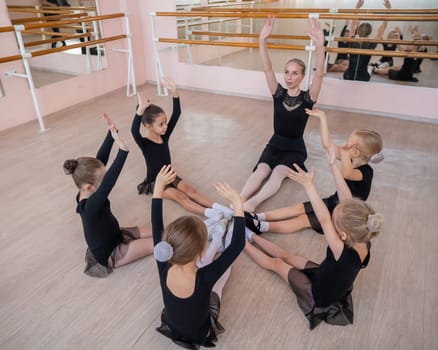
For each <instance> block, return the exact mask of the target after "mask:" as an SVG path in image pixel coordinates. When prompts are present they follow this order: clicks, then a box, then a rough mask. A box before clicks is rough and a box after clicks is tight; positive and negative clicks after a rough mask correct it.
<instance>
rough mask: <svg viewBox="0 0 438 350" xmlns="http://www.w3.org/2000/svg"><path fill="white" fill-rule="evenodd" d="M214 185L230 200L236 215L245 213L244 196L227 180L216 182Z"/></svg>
mask: <svg viewBox="0 0 438 350" xmlns="http://www.w3.org/2000/svg"><path fill="white" fill-rule="evenodd" d="M214 187H215V189H216V191H217V192H218V193H219V194H220V195H221V196H222V197H224V198H225V199H228V200H229V201H230V203H231V205H232V206H233V209H234V213H235V215H236V216H240V215H243V209H242V205H243V204H242V197H240V194H239V193H238V192H237V191H236V190H235V189H234V188H232V187H231V186H230V185H228V184H227V183H226V182H218V183H216V184H214Z"/></svg>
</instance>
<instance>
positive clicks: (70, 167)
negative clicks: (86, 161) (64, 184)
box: [64, 159, 78, 175]
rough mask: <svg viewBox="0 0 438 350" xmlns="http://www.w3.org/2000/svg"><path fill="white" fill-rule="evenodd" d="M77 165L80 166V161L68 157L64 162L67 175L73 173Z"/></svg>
mask: <svg viewBox="0 0 438 350" xmlns="http://www.w3.org/2000/svg"><path fill="white" fill-rule="evenodd" d="M77 166H78V161H77V160H76V159H67V160H66V161H65V162H64V173H65V175H71V174H73V173H74V171H75V169H76V167H77Z"/></svg>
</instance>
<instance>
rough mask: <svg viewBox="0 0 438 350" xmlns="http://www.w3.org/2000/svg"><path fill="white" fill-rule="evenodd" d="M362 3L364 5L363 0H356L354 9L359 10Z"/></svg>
mask: <svg viewBox="0 0 438 350" xmlns="http://www.w3.org/2000/svg"><path fill="white" fill-rule="evenodd" d="M364 3H365V1H364V0H357V3H356V8H357V9H360V8H361V7H362V6H363V4H364Z"/></svg>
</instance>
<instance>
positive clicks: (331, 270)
mask: <svg viewBox="0 0 438 350" xmlns="http://www.w3.org/2000/svg"><path fill="white" fill-rule="evenodd" d="M369 248H370V245H368V254H367V256H366V258H365V260H364V261H363V263H362V261H361V260H360V256H359V254H358V253H357V252H356V250H354V249H353V248H352V247H349V246H347V245H345V244H344V249H343V250H342V253H341V256H340V257H339V259H338V261H336V260H335V258H334V256H333V253H332V251H331V249H330V247H327V255H326V258H325V259H324V261H323V262H322V263H321V264H320V265H319V266H318V267H311V268H307V269H304V270H302V271H303V273H305V274H306V275H307V277H309V279H310V280H311V281H312V294H313V298H314V300H315V306H317V307H326V306H329V305H331V304H332V303H334V302H336V301H339V300H342V299H343V298H345V296H346V295H347V294H348V293H349V292H351V290H352V288H353V282H354V280H355V279H356V276H357V274H358V273H359V271H360V270H361V269H362V268H364V267H366V266H367V265H368V262H369V259H370V252H369Z"/></svg>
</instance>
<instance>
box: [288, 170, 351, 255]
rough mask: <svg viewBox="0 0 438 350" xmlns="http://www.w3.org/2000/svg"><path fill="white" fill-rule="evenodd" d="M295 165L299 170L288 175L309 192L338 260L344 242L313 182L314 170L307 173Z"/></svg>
mask: <svg viewBox="0 0 438 350" xmlns="http://www.w3.org/2000/svg"><path fill="white" fill-rule="evenodd" d="M294 167H295V168H296V169H297V170H298V171H297V172H296V171H293V170H289V172H288V177H289V178H290V179H292V180H295V181H297V182H298V183H300V184H301V185H303V187H304V189H305V190H306V192H307V196H308V197H309V199H310V202H311V203H312V207H313V210H314V212H315V215H316V217H317V218H318V221H319V222H320V224H321V227H322V230H323V232H324V237H325V239H326V241H327V243H328V245H329V247H330V250H331V251H332V253H333V256H334V257H335V259H336V260H338V259H339V257H340V256H341V254H342V250H343V249H344V243H343V242H342V240H341V239H340V238H339V235H338V233H337V232H336V229H335V227H334V225H333V222H332V219H331V216H330V212H329V211H328V209H327V207H326V205H325V204H324V202H323V201H322V199H321V197H320V195H319V193H318V191H317V190H316V187H315V184H314V183H313V177H314V170H313V169H312V171H311V172H310V173H306V172H305V171H304V170H302V169H301V168H300V167H299V166H298V165H297V164H294Z"/></svg>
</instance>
